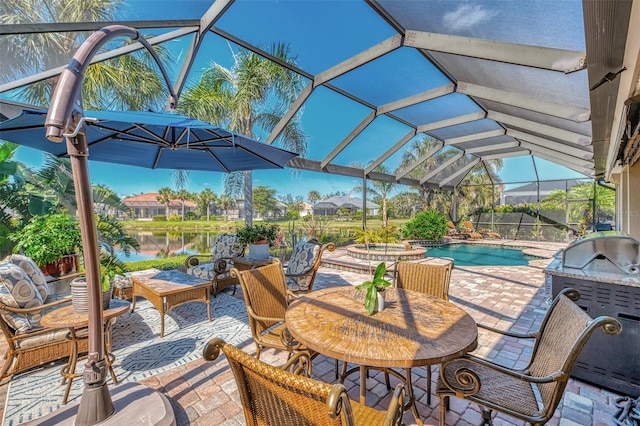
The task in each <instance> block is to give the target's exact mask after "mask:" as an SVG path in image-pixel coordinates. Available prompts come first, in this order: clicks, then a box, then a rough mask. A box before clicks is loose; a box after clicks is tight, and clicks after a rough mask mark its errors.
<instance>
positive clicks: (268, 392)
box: [203, 339, 404, 426]
mask: <svg viewBox="0 0 640 426" xmlns="http://www.w3.org/2000/svg"><path fill="white" fill-rule="evenodd" d="M220 349H222V352H224V353H225V355H226V356H227V360H228V361H229V365H230V366H231V371H232V372H233V375H234V377H235V379H236V384H237V386H238V393H239V394H240V400H241V402H242V409H243V411H244V416H245V420H246V423H247V425H250V426H263V425H272V426H275V425H278V426H279V425H303V426H304V425H309V426H311V425H314V426H316V425H330V426H340V425H348V426H351V425H355V424H359V425H367V426H368V425H395V424H400V422H401V421H402V412H403V410H402V406H403V402H404V389H403V388H402V385H399V386H398V387H397V388H396V391H395V393H394V396H393V398H392V400H391V403H390V404H389V409H388V410H387V412H386V413H385V412H383V411H378V410H375V409H373V408H369V407H366V406H364V405H360V404H355V405H354V406H353V407H352V405H351V403H350V400H349V396H348V395H347V392H346V389H345V387H344V385H342V384H335V385H330V384H327V383H324V382H320V381H318V380H315V379H312V378H309V377H306V376H304V375H299V374H294V373H292V372H290V371H287V370H286V369H282V368H279V367H274V366H272V365H269V364H265V363H264V362H261V361H259V360H257V359H256V358H254V357H252V356H250V355H248V354H247V353H245V352H243V351H242V350H240V349H238V348H236V347H235V346H233V345H229V344H226V343H224V342H223V341H222V340H220V339H213V340H211V341H210V342H209V343H208V344H207V345H206V346H205V349H204V353H203V356H204V358H205V359H206V360H209V361H211V360H214V359H215V358H217V356H218V353H219V350H220ZM288 365H291V363H288Z"/></svg>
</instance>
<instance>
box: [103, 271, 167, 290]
mask: <svg viewBox="0 0 640 426" xmlns="http://www.w3.org/2000/svg"><path fill="white" fill-rule="evenodd" d="M153 272H160V269H158V268H151V269H145V270H142V271H135V272H127V273H125V274H124V275H114V277H113V278H112V279H111V285H112V286H113V287H115V288H120V289H122V288H131V287H133V282H132V281H131V278H130V277H131V276H133V275H145V274H150V273H153Z"/></svg>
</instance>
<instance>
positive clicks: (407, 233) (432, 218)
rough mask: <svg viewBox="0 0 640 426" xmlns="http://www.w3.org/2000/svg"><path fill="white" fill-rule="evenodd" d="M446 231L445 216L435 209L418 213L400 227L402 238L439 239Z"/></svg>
mask: <svg viewBox="0 0 640 426" xmlns="http://www.w3.org/2000/svg"><path fill="white" fill-rule="evenodd" d="M446 233H447V217H446V216H445V215H443V214H441V213H438V212H437V211H435V210H427V211H426V212H422V213H419V214H418V215H416V217H415V218H413V219H411V220H410V221H409V222H407V223H406V224H405V226H404V227H403V228H402V235H403V237H404V238H407V239H413V240H434V241H439V240H441V239H442V237H443V236H444V235H445V234H446Z"/></svg>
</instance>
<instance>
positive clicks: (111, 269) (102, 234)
mask: <svg viewBox="0 0 640 426" xmlns="http://www.w3.org/2000/svg"><path fill="white" fill-rule="evenodd" d="M96 224H97V228H98V238H99V241H98V249H99V254H100V273H101V279H100V286H101V288H102V304H103V308H104V309H106V308H108V307H109V301H110V300H111V282H112V280H113V279H114V277H115V276H116V274H123V273H124V272H126V271H127V266H126V264H125V263H124V262H123V261H122V260H120V259H119V258H118V254H117V253H116V249H115V248H116V247H118V248H119V249H120V250H121V251H122V253H123V254H124V255H125V256H126V257H129V255H130V253H131V250H135V251H138V250H139V249H140V244H139V243H138V241H137V240H136V239H135V238H133V237H131V236H130V235H128V234H127V233H126V232H125V230H124V228H123V227H122V225H121V224H120V223H119V222H118V221H117V220H116V219H114V218H111V217H108V216H103V215H97V219H96ZM71 298H72V302H73V308H74V310H76V311H77V312H87V311H88V300H87V282H86V279H85V278H76V279H74V280H73V281H72V282H71Z"/></svg>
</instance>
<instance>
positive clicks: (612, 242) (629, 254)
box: [562, 231, 640, 275]
mask: <svg viewBox="0 0 640 426" xmlns="http://www.w3.org/2000/svg"><path fill="white" fill-rule="evenodd" d="M562 266H563V267H565V268H575V269H582V270H590V271H596V272H609V273H614V274H625V275H639V274H640V242H638V241H637V240H635V239H634V238H632V237H630V236H629V235H627V234H626V233H624V232H620V231H603V232H593V233H591V234H588V235H586V236H585V237H583V238H580V239H578V240H576V241H574V242H573V243H571V244H570V245H568V246H567V248H566V249H564V251H563V252H562Z"/></svg>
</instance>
